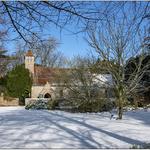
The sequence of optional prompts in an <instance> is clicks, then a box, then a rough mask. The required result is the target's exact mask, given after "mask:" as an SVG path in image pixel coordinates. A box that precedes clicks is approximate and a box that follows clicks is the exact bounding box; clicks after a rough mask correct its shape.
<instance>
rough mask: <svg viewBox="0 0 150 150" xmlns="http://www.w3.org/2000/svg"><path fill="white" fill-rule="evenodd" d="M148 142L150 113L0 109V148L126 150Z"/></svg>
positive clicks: (149, 137) (142, 111)
mask: <svg viewBox="0 0 150 150" xmlns="http://www.w3.org/2000/svg"><path fill="white" fill-rule="evenodd" d="M144 142H148V143H150V110H148V111H144V110H137V111H136V113H135V112H133V111H130V112H127V113H125V115H124V117H123V120H115V118H113V119H111V120H110V114H109V113H97V114H94V113H93V114H88V113H87V114H81V113H74V114H72V113H67V112H62V111H46V110H44V111H42V110H25V109H24V107H0V148H130V147H131V146H132V145H133V144H143V143H144Z"/></svg>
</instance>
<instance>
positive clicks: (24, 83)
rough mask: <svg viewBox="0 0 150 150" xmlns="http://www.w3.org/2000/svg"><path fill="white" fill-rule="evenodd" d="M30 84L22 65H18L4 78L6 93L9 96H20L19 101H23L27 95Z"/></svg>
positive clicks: (27, 74) (27, 73)
mask: <svg viewBox="0 0 150 150" xmlns="http://www.w3.org/2000/svg"><path fill="white" fill-rule="evenodd" d="M31 86H32V79H31V77H30V73H29V71H28V69H25V67H24V65H18V66H16V67H15V68H14V69H13V70H12V71H10V72H9V73H8V75H7V79H6V89H7V94H8V95H9V96H11V97H18V98H20V100H21V103H24V99H25V98H26V97H28V96H29V93H30V92H31Z"/></svg>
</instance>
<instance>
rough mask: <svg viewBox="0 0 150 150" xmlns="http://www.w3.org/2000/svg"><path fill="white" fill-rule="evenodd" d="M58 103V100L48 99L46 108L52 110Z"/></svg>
mask: <svg viewBox="0 0 150 150" xmlns="http://www.w3.org/2000/svg"><path fill="white" fill-rule="evenodd" d="M58 104H59V102H58V100H50V101H48V103H47V108H48V109H49V110H53V109H55V108H56V107H58Z"/></svg>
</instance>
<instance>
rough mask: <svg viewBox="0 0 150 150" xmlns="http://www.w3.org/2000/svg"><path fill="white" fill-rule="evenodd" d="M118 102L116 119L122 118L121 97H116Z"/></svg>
mask: <svg viewBox="0 0 150 150" xmlns="http://www.w3.org/2000/svg"><path fill="white" fill-rule="evenodd" d="M118 101H119V103H118V118H117V119H122V115H123V99H122V98H121V97H120V98H119V99H118Z"/></svg>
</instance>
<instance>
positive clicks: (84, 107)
mask: <svg viewBox="0 0 150 150" xmlns="http://www.w3.org/2000/svg"><path fill="white" fill-rule="evenodd" d="M113 107H114V105H113V103H112V102H110V101H107V100H106V99H98V100H94V101H89V102H83V103H81V104H80V105H79V107H78V108H77V111H79V112H83V113H84V112H102V111H110V110H111V109H112V108H113Z"/></svg>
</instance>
